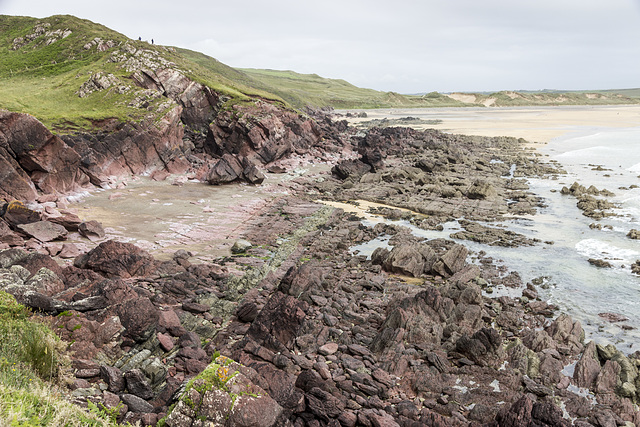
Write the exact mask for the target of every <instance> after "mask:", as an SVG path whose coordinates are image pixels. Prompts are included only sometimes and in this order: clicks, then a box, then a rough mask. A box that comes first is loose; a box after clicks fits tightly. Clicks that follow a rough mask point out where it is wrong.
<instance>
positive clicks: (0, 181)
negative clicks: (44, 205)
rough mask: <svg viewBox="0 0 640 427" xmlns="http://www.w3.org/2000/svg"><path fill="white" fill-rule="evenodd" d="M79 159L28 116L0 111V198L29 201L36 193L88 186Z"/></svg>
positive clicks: (74, 152) (66, 190) (62, 142)
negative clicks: (38, 191)
mask: <svg viewBox="0 0 640 427" xmlns="http://www.w3.org/2000/svg"><path fill="white" fill-rule="evenodd" d="M80 164H81V158H80V156H79V155H78V153H77V152H76V151H75V150H73V149H72V148H71V147H69V146H68V145H67V144H66V143H65V142H64V141H63V140H62V139H60V138H58V137H57V136H55V135H53V134H52V133H51V132H50V131H49V130H48V129H47V128H46V127H44V125H42V123H40V122H39V121H38V120H36V119H35V118H34V117H32V116H30V115H28V114H18V113H10V112H6V111H0V197H4V198H14V199H21V200H25V201H32V200H34V199H35V197H36V191H37V190H40V191H42V192H43V193H56V192H69V191H73V190H76V189H78V188H79V187H81V186H82V185H85V184H87V183H88V181H89V180H88V177H87V175H86V174H85V173H83V171H82V170H81V169H80Z"/></svg>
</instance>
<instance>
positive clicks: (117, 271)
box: [74, 240, 155, 278]
mask: <svg viewBox="0 0 640 427" xmlns="http://www.w3.org/2000/svg"><path fill="white" fill-rule="evenodd" d="M154 263H155V262H154V259H153V258H152V257H151V255H149V254H148V253H147V252H146V251H144V250H142V249H140V248H138V247H137V246H135V245H133V244H131V243H121V242H116V241H114V240H108V241H106V242H103V243H101V244H100V245H98V246H97V247H96V248H94V249H92V250H91V251H89V252H88V253H86V254H85V255H82V256H80V257H78V258H76V260H75V261H74V265H75V266H76V267H78V268H87V269H90V270H93V271H96V272H98V273H100V274H102V275H104V276H105V277H109V278H114V277H123V278H127V277H134V276H143V275H146V274H149V273H150V272H151V271H153V268H154Z"/></svg>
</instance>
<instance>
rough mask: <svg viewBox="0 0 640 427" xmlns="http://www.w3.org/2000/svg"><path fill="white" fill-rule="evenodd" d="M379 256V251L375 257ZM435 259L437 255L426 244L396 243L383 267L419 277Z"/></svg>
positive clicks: (428, 269) (390, 270)
mask: <svg viewBox="0 0 640 427" xmlns="http://www.w3.org/2000/svg"><path fill="white" fill-rule="evenodd" d="M379 256H380V253H378V254H377V255H376V258H379ZM372 259H373V256H372ZM436 259H437V255H436V254H435V252H434V251H433V249H431V248H430V247H429V246H427V245H420V244H408V245H397V246H395V247H394V248H393V249H392V250H391V252H390V253H389V255H388V256H387V257H386V259H385V260H384V262H383V268H384V269H385V270H387V271H389V272H392V273H398V274H404V275H407V276H413V277H420V276H421V275H422V274H423V273H426V272H429V271H430V270H431V269H432V267H433V264H434V262H435V261H436Z"/></svg>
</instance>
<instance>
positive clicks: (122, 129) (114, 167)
mask: <svg viewBox="0 0 640 427" xmlns="http://www.w3.org/2000/svg"><path fill="white" fill-rule="evenodd" d="M180 113H181V107H179V106H176V107H174V108H173V109H171V110H169V111H168V112H167V113H166V114H165V115H164V116H162V117H161V118H160V120H159V121H157V122H156V123H150V122H142V123H134V122H130V123H114V124H113V125H111V126H108V127H107V128H106V129H104V130H102V131H99V132H95V133H90V134H89V133H77V134H73V135H66V136H64V137H63V138H64V140H65V141H66V143H67V144H68V145H69V146H70V147H72V148H73V150H74V151H75V152H76V153H77V154H78V156H79V158H80V164H79V166H80V169H81V170H82V171H83V172H84V173H85V174H86V176H87V177H89V179H90V181H91V183H92V184H93V185H96V186H105V185H109V184H110V179H111V178H110V177H112V176H115V177H120V176H128V175H140V174H144V173H149V172H151V171H153V170H156V169H166V170H168V171H169V172H171V173H181V172H185V171H186V170H187V169H188V168H189V166H190V164H189V162H188V161H187V160H186V158H185V156H186V153H188V150H189V145H188V144H186V143H185V142H184V141H183V139H182V138H183V135H184V131H183V129H182V126H181V124H180V123H181V122H180ZM185 144H186V145H185Z"/></svg>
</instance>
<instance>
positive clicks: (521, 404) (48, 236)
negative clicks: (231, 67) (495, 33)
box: [0, 86, 640, 427]
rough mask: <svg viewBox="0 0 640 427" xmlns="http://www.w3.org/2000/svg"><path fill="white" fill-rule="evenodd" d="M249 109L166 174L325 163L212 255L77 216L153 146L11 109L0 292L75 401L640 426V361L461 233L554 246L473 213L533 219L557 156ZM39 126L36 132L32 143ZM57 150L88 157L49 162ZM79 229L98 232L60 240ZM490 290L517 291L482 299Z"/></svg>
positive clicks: (122, 417)
mask: <svg viewBox="0 0 640 427" xmlns="http://www.w3.org/2000/svg"><path fill="white" fill-rule="evenodd" d="M149 87H151V86H149ZM203 102H204V101H203ZM242 108H243V109H244V112H245V113H246V114H247V115H239V114H234V113H232V112H229V113H228V114H227V113H224V112H223V113H222V114H218V115H217V116H216V118H215V123H214V124H211V126H210V127H209V129H208V131H207V133H206V135H207V136H202V135H203V134H198V135H201V137H200V139H197V138H196V137H193V138H192V142H193V147H192V150H193V151H189V150H187V151H188V153H187V152H185V151H184V150H185V149H184V145H183V146H182V148H180V149H179V150H177V151H172V153H173V154H172V156H173V157H171V161H166V160H167V159H163V156H164V155H160V156H159V158H160V159H163V160H162V161H163V162H164V163H163V164H164V166H163V167H161V168H160V169H158V170H159V171H160V172H158V173H159V174H163V175H164V174H167V175H168V173H171V172H181V173H185V175H184V176H188V177H190V178H194V177H199V178H200V179H202V180H203V181H208V182H210V183H215V184H219V183H224V182H232V181H236V180H238V179H244V180H249V181H252V182H255V183H258V182H260V179H259V177H260V175H261V174H262V175H264V174H265V173H267V174H268V173H269V172H268V171H269V170H271V171H277V172H282V171H286V170H287V168H288V165H289V164H290V163H288V162H292V161H293V159H294V158H295V156H302V155H306V156H308V157H309V158H313V159H314V161H316V162H328V163H329V164H330V165H331V166H333V169H332V171H331V173H329V172H326V173H319V174H310V175H306V176H301V177H298V178H294V179H291V180H289V181H287V183H286V184H283V185H285V186H286V189H287V192H288V194H280V195H278V196H277V197H274V199H273V201H272V202H270V203H268V204H264V205H261V206H260V207H259V208H258V209H259V215H253V216H252V217H251V219H250V220H248V221H246V223H245V224H244V226H243V229H242V232H241V236H240V237H242V238H243V239H244V240H246V241H247V242H249V243H248V244H245V245H244V246H242V247H240V246H239V247H238V248H236V250H235V251H234V252H236V253H234V254H232V255H230V256H226V257H220V258H217V259H215V260H214V261H213V262H208V263H198V262H197V260H196V259H194V257H193V254H191V253H190V252H189V248H184V249H182V250H178V251H177V252H175V254H174V255H173V257H172V259H170V260H166V261H158V260H156V259H154V258H153V257H152V256H151V255H150V254H149V253H148V252H147V251H145V250H143V249H141V248H139V247H136V246H135V245H132V244H129V243H122V242H117V241H114V240H108V239H105V237H104V230H102V229H101V227H100V225H99V224H97V223H92V222H90V221H81V220H80V219H79V218H78V216H77V215H75V214H74V213H73V211H72V210H70V209H69V204H68V202H67V201H66V198H65V197H64V194H65V193H66V192H68V191H72V190H74V189H77V188H80V186H81V185H86V184H88V183H90V182H92V183H94V184H98V185H104V184H105V182H109V180H110V178H109V176H112V175H118V174H121V173H125V172H126V173H129V172H134V173H140V172H142V171H144V170H148V169H149V167H148V166H150V165H149V164H148V163H147V160H148V159H147V158H146V157H144V156H142V157H140V156H138V157H131V152H130V151H129V150H127V149H125V148H126V147H121V148H122V149H121V150H120V151H119V153H120V154H118V155H116V156H115V157H116V158H119V159H124V160H123V161H122V163H118V164H119V165H120V166H122V165H123V164H126V165H127V168H128V169H126V171H125V168H121V167H120V166H118V168H120V169H118V168H116V166H117V165H116V166H114V165H115V164H114V163H111V162H110V161H109V158H110V157H109V156H108V155H107V154H104V156H102V157H100V156H98V157H96V155H95V153H96V151H95V150H93V149H92V148H91V147H92V146H98V145H99V142H100V141H99V140H95V139H92V138H91V137H88V136H76V137H73V138H65V140H66V142H65V141H63V140H60V139H58V138H57V137H53V136H52V135H50V134H47V133H46V130H43V129H41V128H39V127H38V125H37V124H33V123H32V122H29V123H27V124H25V123H26V121H28V118H24V117H22V116H20V117H18V116H15V115H11V113H7V114H8V115H7V114H5V115H4V116H3V117H2V118H0V119H1V120H0V122H1V123H2V125H3V128H2V130H3V132H2V135H3V138H0V142H2V144H3V145H2V147H4V148H3V149H4V151H3V154H4V156H3V157H2V159H5V160H6V163H7V164H10V165H11V166H12V169H11V171H12V174H11V175H10V176H9V175H7V177H6V178H7V179H6V180H3V186H2V188H3V196H4V197H6V198H9V199H13V198H18V199H20V200H21V201H22V202H25V203H26V204H25V203H22V202H20V201H12V200H8V201H7V203H5V204H4V205H3V207H2V209H1V212H2V220H0V242H1V243H0V244H2V245H3V246H2V247H3V248H4V250H2V251H1V252H0V267H1V269H0V289H2V290H4V291H6V292H9V293H11V294H12V295H14V296H15V297H16V299H17V300H18V301H19V302H21V303H23V304H25V305H27V306H29V307H31V308H33V309H34V310H35V311H36V312H37V313H39V316H41V318H42V319H43V320H44V321H47V322H49V323H50V325H51V327H52V329H53V330H54V331H56V332H57V333H58V334H59V335H60V336H61V337H62V338H63V339H64V340H65V341H67V342H69V350H70V352H71V357H72V366H73V373H72V378H71V381H70V383H69V387H70V389H69V396H70V399H72V400H73V401H74V402H76V403H77V404H79V405H88V402H89V401H91V402H94V403H100V404H102V405H104V407H106V408H110V409H113V410H114V411H117V412H118V416H117V418H118V421H120V422H132V423H135V422H137V421H140V422H141V423H142V424H144V425H156V424H157V423H158V422H159V421H160V420H162V421H160V423H164V425H169V426H183V425H193V426H197V425H210V423H213V425H246V426H249V425H251V426H275V425H290V426H350V427H351V426H356V425H358V426H396V425H399V426H420V425H431V426H465V425H476V426H481V425H496V426H525V425H530V426H534V425H567V426H568V425H575V426H590V425H594V426H603V427H604V426H615V425H638V424H640V414H639V412H638V410H637V406H636V402H637V400H638V398H640V395H638V393H637V387H638V386H640V377H639V376H638V366H640V355H638V354H635V353H634V354H632V355H630V356H625V355H624V354H622V353H621V352H620V351H618V350H616V349H615V348H614V347H613V346H601V345H596V344H595V343H594V342H584V332H583V330H582V327H581V325H580V323H579V322H576V321H573V320H572V319H571V318H570V317H569V316H567V315H565V314H561V313H558V312H557V311H556V309H555V307H553V306H551V305H549V304H548V303H546V302H545V301H542V300H541V299H540V298H539V297H538V292H537V289H536V286H535V285H534V284H531V283H523V282H522V280H521V279H520V277H519V275H518V274H517V272H510V271H508V270H507V269H505V268H504V267H502V266H500V265H498V264H496V263H495V262H494V260H492V259H491V258H489V257H487V256H486V255H485V254H483V253H478V254H469V251H468V249H467V248H466V247H465V246H464V240H465V239H469V240H474V241H478V242H484V243H487V244H496V245H501V246H512V247H514V249H513V250H517V246H520V245H525V244H526V245H540V246H543V245H548V244H552V242H538V241H532V240H530V239H526V238H525V237H524V236H520V235H516V234H515V233H513V234H509V233H506V232H505V230H502V229H500V228H496V227H487V226H484V225H481V224H480V222H486V221H498V220H500V219H501V218H504V217H506V216H514V215H515V216H517V215H524V214H531V213H535V210H536V208H537V207H539V206H541V204H542V203H543V202H544V201H543V200H541V199H539V198H537V197H536V196H534V195H533V194H531V193H529V192H528V191H527V190H528V186H527V183H526V178H527V177H533V176H536V177H553V176H557V175H558V174H561V173H562V171H560V170H558V169H557V167H555V166H554V165H549V164H544V163H542V162H540V161H539V159H537V158H536V156H535V153H534V152H532V151H529V150H526V149H523V148H522V146H523V141H519V140H517V139H514V138H483V137H466V136H457V135H447V134H443V133H440V132H437V131H432V130H427V131H416V130H412V129H408V128H372V129H370V130H368V131H366V132H358V131H357V130H355V129H352V128H349V127H347V125H346V123H345V122H334V121H332V120H331V118H330V117H328V116H326V115H324V114H321V113H320V112H315V113H313V114H312V117H302V116H300V117H298V116H295V115H294V114H293V113H290V112H282V111H281V110H279V109H277V108H275V107H273V106H270V105H264V104H261V103H258V104H256V106H255V107H251V108H249V107H242ZM252 108H253V109H252ZM178 110H179V109H178ZM178 110H176V111H178ZM205 110H206V109H202V111H201V110H193V109H192V110H190V111H191V113H190V114H192V115H193V114H195V113H196V112H198V111H201V112H203V111H205ZM203 114H204V113H203ZM196 116H197V115H196ZM194 117H195V116H194ZM247 117H254V118H255V120H254V121H253V122H252V121H251V120H250V119H247ZM16 123H18V124H19V125H20V126H19V127H18V128H16V127H15V126H16ZM190 123H199V122H197V120H196V119H195V118H194V119H193V121H192V122H190ZM256 123H259V124H260V125H257V124H256ZM40 126H41V125H40ZM195 128H196V126H195V124H194V125H193V126H191V128H190V129H192V130H191V131H193V129H195ZM7 129H13V131H12V132H9V131H8V130H7ZM16 129H18V131H17V130H16ZM20 129H22V130H20ZM31 129H37V130H38V131H37V132H36V133H37V134H38V135H43V136H42V137H39V138H40V139H37V138H35V137H33V136H29V137H28V138H27V137H24V138H22V139H20V138H21V135H24V134H25V132H27V131H29V132H30V131H31ZM118 132H120V131H118ZM122 132H124V130H122ZM193 132H195V131H193ZM125 133H126V132H125ZM194 135H195V133H194ZM109 138H112V139H110V141H115V140H116V137H115V136H114V134H113V133H111V134H110V136H108V137H105V138H103V139H102V141H107V139H109ZM171 138H173V137H171ZM171 138H169V140H170V139H171ZM124 140H127V138H124ZM144 140H145V141H146V140H147V139H144ZM148 140H153V139H148ZM33 141H40V143H39V144H40V145H38V146H37V147H34V148H31V147H29V144H33ZM72 142H73V143H72ZM213 142H215V144H213ZM51 144H53V145H51ZM64 144H66V145H64ZM74 144H75V145H74ZM92 144H93V145H92ZM212 144H213V145H212ZM187 145H188V144H187ZM7 147H10V148H9V149H7ZM20 147H22V148H21V149H19V148H20ZM64 147H69V148H73V149H74V151H73V152H71V151H69V150H66V149H65V150H63V151H65V152H66V153H68V154H69V159H71V160H69V159H67V160H68V161H72V160H73V161H75V162H76V163H73V164H74V165H75V164H78V165H79V166H78V168H77V169H74V168H73V167H68V168H67V169H65V168H63V167H62V166H60V165H57V164H52V163H51V162H49V163H46V162H45V161H49V160H50V159H51V158H52V156H50V155H47V153H51V152H52V151H51V150H60V149H61V148H64ZM81 147H84V149H83V150H80V148H81ZM167 147H169V146H166V147H165V148H167ZM199 147H200V148H199ZM206 147H208V148H206ZM174 148H175V147H174ZM167 149H168V148H167ZM92 150H93V151H92ZM180 150H182V151H180ZM199 150H200V151H199ZM152 151H154V152H156V153H158V154H162V153H167V152H168V151H165V152H160V151H159V150H158V149H157V146H156V148H155V149H153V150H151V148H150V149H149V150H147V151H146V152H147V153H151V152H152ZM36 153H37V155H36ZM73 153H76V154H77V156H76V155H74V154H73ZM53 157H55V156H53ZM89 158H92V159H98V160H99V161H97V162H94V163H87V162H85V160H86V159H89ZM134 158H137V159H138V160H139V163H138V164H139V167H133V166H132V165H133V164H134V163H133V162H132V160H133V159H134ZM10 159H13V161H11V160H10ZM61 159H62V160H61V161H63V162H67V160H65V159H66V158H61ZM74 159H75V160H74ZM82 159H84V160H82ZM156 160H157V159H156ZM152 163H153V162H152ZM154 164H155V163H154ZM34 165H38V166H34ZM176 165H181V166H180V168H177V166H176ZM174 167H175V168H174ZM3 170H8V169H3ZM66 170H78V171H80V172H78V174H76V175H73V174H71V175H69V174H65V173H63V171H66ZM33 182H35V183H36V184H37V185H36V186H34V185H33V184H30V183H33ZM7 183H13V184H15V185H13V186H7V185H6V184H7ZM167 185H169V184H168V183H167ZM576 189H577V187H576ZM20 192H22V193H20ZM25 195H26V196H25ZM21 196H22V197H21ZM36 200H37V203H33V202H34V201H36ZM317 200H326V201H353V200H369V201H373V202H378V203H383V204H385V205H389V206H394V207H398V208H404V209H406V210H408V211H409V212H408V213H407V211H404V213H399V212H398V211H396V210H394V209H383V210H378V211H377V213H380V214H383V215H385V216H387V217H392V218H393V217H396V218H397V217H400V216H402V217H403V218H405V219H407V220H409V221H410V222H411V223H413V224H414V225H416V226H418V227H421V228H425V229H438V227H441V226H442V224H443V223H445V222H447V221H449V220H452V219H460V218H464V220H465V222H464V228H465V231H464V232H462V233H461V234H460V235H458V236H456V237H457V238H458V239H460V241H452V240H444V239H434V240H426V241H425V240H424V239H419V238H417V237H415V236H412V235H411V234H410V233H409V232H408V231H407V230H406V229H405V228H402V227H397V226H393V225H387V224H378V225H376V226H375V227H366V226H364V225H363V224H362V223H361V221H360V220H359V218H358V217H357V216H356V215H354V214H351V213H345V212H343V211H341V210H339V209H334V208H332V207H329V206H326V205H323V204H321V203H318V202H317ZM68 233H80V234H81V235H82V236H85V237H86V242H87V243H86V246H84V247H83V246H82V245H70V244H68V243H65V242H64V238H65V236H66V235H68ZM381 236H389V239H390V244H391V245H392V246H393V248H392V249H391V250H388V249H378V250H376V251H375V252H374V253H373V254H372V256H371V259H367V257H365V256H362V255H357V254H356V255H354V254H352V253H351V252H350V248H351V247H353V246H355V245H358V244H361V243H365V242H369V241H371V240H373V239H376V238H379V237H381ZM60 259H73V264H72V265H70V264H69V263H64V262H60ZM496 286H504V287H507V288H510V289H511V290H512V291H513V293H514V294H517V297H513V296H507V295H499V294H498V295H496V294H491V293H490V292H491V290H492V289H493V288H494V287H496Z"/></svg>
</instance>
